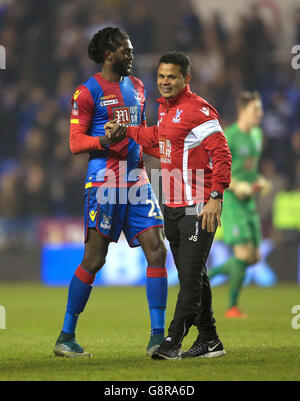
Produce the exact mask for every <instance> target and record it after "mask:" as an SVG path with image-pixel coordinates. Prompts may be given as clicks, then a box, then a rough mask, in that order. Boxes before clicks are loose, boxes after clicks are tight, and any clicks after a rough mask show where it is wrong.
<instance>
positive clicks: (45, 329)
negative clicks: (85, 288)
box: [0, 283, 300, 381]
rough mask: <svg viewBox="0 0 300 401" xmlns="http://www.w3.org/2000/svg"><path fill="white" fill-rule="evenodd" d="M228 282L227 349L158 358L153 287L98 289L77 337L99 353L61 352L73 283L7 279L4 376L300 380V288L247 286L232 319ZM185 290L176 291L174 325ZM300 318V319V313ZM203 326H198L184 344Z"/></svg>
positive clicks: (0, 361) (218, 292) (217, 300)
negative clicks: (153, 352) (151, 341)
mask: <svg viewBox="0 0 300 401" xmlns="http://www.w3.org/2000/svg"><path fill="white" fill-rule="evenodd" d="M227 291H228V288H227V287H226V286H223V287H217V288H213V297H214V298H213V304H214V311H215V317H216V320H217V328H218V332H219V334H220V337H221V339H222V341H223V343H224V346H225V349H226V351H227V355H226V356H225V357H223V358H216V359H197V360H176V361H154V360H152V359H151V358H149V357H147V356H146V353H145V348H146V345H147V342H148V338H149V315H148V308H147V301H146V295H145V288H143V287H134V288H133V287H111V288H102V287H95V288H94V289H93V292H92V295H91V298H90V301H89V303H88V306H87V308H86V311H85V312H84V313H83V314H82V316H81V317H80V319H79V323H78V330H77V339H78V342H79V343H80V344H81V345H83V346H84V347H85V348H86V350H87V351H89V352H92V354H93V357H92V358H83V359H66V358H57V357H55V356H54V354H53V348H54V343H55V340H56V338H57V336H58V334H59V331H60V329H61V325H62V321H63V315H64V310H65V304H66V297H67V288H49V287H45V286H42V285H40V284H10V283H7V284H6V283H1V284H0V304H1V305H3V306H4V307H5V309H6V329H1V330H0V380H1V381H3V380H18V381H20V380H22V381H25V380H35V381H36V380H43V381H44V380H51V381H54V380H55V381H60V380H76V381H80V380H99V381H114V380H120V381H133V380H137V381H163V380H167V381H176V380H178V381H190V380H195V381H201V380H214V381H217V380H226V381H227V380H235V381H239V380H280V381H285V380H295V381H298V380H299V379H300V329H298V330H296V329H293V327H292V319H293V317H295V315H293V314H292V307H293V306H294V305H299V304H300V288H299V286H297V285H292V284H286V285H278V286H276V287H272V288H258V287H254V286H250V287H246V288H245V289H244V291H243V293H242V295H241V308H242V309H243V310H244V311H246V312H247V313H248V318H247V319H244V320H227V319H225V318H224V311H225V307H226V304H227ZM177 292H178V288H177V287H171V288H170V289H169V298H168V311H167V325H169V323H170V320H171V318H172V315H173V311H174V307H175V302H176V297H177ZM298 320H299V323H300V317H299V319H298ZM196 335H197V332H196V329H195V328H192V329H191V330H190V333H189V335H188V336H187V337H186V338H185V340H184V343H183V349H187V348H188V347H189V346H190V345H191V344H192V342H193V341H194V339H195V338H196Z"/></svg>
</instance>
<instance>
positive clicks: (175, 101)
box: [156, 84, 193, 107]
mask: <svg viewBox="0 0 300 401" xmlns="http://www.w3.org/2000/svg"><path fill="white" fill-rule="evenodd" d="M192 93H193V92H192V91H191V89H190V85H189V84H187V85H186V86H185V87H184V88H183V89H182V91H180V92H179V93H178V94H177V95H176V96H175V97H172V98H171V99H165V98H164V97H160V98H159V99H157V100H156V101H157V102H158V103H161V104H163V105H165V106H167V107H173V106H177V105H178V104H180V103H182V102H183V101H184V99H185V98H186V97H188V96H190V95H191V94H192Z"/></svg>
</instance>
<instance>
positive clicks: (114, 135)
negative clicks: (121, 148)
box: [104, 120, 127, 142]
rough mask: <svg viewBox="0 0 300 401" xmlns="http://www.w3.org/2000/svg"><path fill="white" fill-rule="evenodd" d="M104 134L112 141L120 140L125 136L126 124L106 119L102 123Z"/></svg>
mask: <svg viewBox="0 0 300 401" xmlns="http://www.w3.org/2000/svg"><path fill="white" fill-rule="evenodd" d="M104 129H105V136H107V137H108V138H110V140H111V141H112V142H119V141H122V139H124V138H125V137H126V132H127V127H126V125H121V124H119V123H118V122H117V120H111V121H108V122H107V123H106V124H105V125H104Z"/></svg>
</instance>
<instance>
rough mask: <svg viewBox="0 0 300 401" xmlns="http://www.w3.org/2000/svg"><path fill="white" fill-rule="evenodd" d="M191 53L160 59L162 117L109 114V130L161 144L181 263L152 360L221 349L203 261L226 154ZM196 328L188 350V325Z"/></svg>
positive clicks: (168, 214) (169, 224) (168, 218)
mask: <svg viewBox="0 0 300 401" xmlns="http://www.w3.org/2000/svg"><path fill="white" fill-rule="evenodd" d="M190 68H191V65H190V60H189V57H188V56H186V55H185V54H183V53H181V52H175V51H174V52H171V53H168V54H166V55H164V56H163V57H161V59H160V60H159V65H158V75H157V84H158V89H159V91H160V93H161V95H162V97H161V98H160V99H159V100H158V102H159V103H160V106H159V111H158V113H159V117H158V119H159V120H158V124H157V126H155V127H142V126H139V127H126V126H122V125H120V124H118V123H117V122H116V121H112V122H109V123H107V124H106V127H105V128H106V134H107V135H108V136H110V137H111V138H113V140H116V139H117V138H118V137H119V138H122V137H123V136H124V135H125V133H126V135H127V136H128V137H130V138H132V139H134V140H135V141H136V142H137V143H139V144H141V145H142V146H145V147H147V148H151V147H153V148H159V151H160V163H161V174H162V186H163V190H164V195H165V198H166V206H165V209H164V218H165V231H166V237H167V239H168V240H169V242H170V247H171V251H172V254H173V257H174V261H175V264H176V267H177V270H178V277H179V283H180V291H179V294H178V300H177V305H176V309H175V313H174V317H173V320H172V322H171V324H170V327H169V331H168V336H167V337H166V338H165V340H164V341H163V343H162V344H161V345H160V347H159V348H158V349H157V350H156V351H155V353H154V354H153V355H152V358H153V359H178V358H181V357H182V358H200V357H219V356H223V355H225V351H224V347H223V344H222V342H221V341H220V339H219V337H218V334H217V331H216V326H215V319H214V316H213V311H212V294H211V288H210V284H209V280H208V278H207V270H206V260H207V257H208V254H209V251H210V248H211V245H212V241H213V238H214V234H215V231H216V228H217V226H218V225H221V223H220V216H221V209H222V198H223V192H224V190H225V189H226V188H227V187H228V186H229V184H230V175H231V174H230V168H231V153H230V150H229V147H228V145H227V141H226V138H225V136H224V134H223V132H222V128H221V126H220V122H219V115H218V113H217V111H216V110H215V109H214V108H213V107H212V106H211V105H210V104H209V103H208V102H206V101H205V100H204V99H203V98H201V97H199V96H197V95H196V94H195V93H192V92H191V90H190V87H189V81H190V78H191V74H190ZM192 325H195V326H196V327H197V328H198V331H199V335H198V337H197V339H196V341H195V342H194V344H193V345H192V347H191V348H190V349H189V350H188V351H187V352H183V353H181V344H182V340H183V338H184V336H185V335H187V333H188V331H189V328H190V327H191V326H192Z"/></svg>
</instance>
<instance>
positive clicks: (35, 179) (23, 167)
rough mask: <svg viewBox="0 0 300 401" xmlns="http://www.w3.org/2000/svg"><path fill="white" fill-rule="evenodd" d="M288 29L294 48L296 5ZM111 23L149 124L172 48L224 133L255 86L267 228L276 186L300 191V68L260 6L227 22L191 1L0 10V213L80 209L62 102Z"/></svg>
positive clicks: (116, 0) (299, 17)
mask: <svg viewBox="0 0 300 401" xmlns="http://www.w3.org/2000/svg"><path fill="white" fill-rule="evenodd" d="M133 3H134V6H133ZM174 3H176V7H174ZM172 4H173V7H172V6H171V7H170V5H172ZM129 10H130V12H129ZM167 22H168V29H169V31H168V32H172V34H171V35H170V34H166V30H165V29H166V27H165V24H166V23H167ZM290 24H291V25H293V30H294V43H295V44H297V43H298V44H300V8H299V9H295V10H294V11H293V13H291V21H290ZM107 26H119V27H121V28H123V29H124V30H125V31H126V32H128V33H129V35H130V37H131V40H132V43H133V45H134V48H135V69H134V75H136V76H138V77H139V78H141V79H143V81H144V83H145V86H146V89H147V109H146V111H147V119H148V125H153V124H156V111H157V106H156V103H155V99H156V98H157V97H158V92H157V89H156V66H157V60H158V58H159V56H161V55H162V54H164V53H165V52H167V51H169V50H172V49H178V50H181V51H184V52H187V53H188V54H189V55H190V57H191V60H192V65H193V69H192V81H191V88H192V90H193V91H196V92H197V93H198V94H199V95H200V96H202V97H204V98H205V99H206V100H208V101H209V102H210V103H212V104H213V105H214V106H215V107H216V108H217V110H218V111H219V114H220V117H221V122H222V126H223V128H225V127H226V126H227V125H228V124H230V123H232V122H233V121H234V120H235V118H236V108H235V105H236V99H237V97H238V95H239V93H240V91H241V90H245V89H247V90H258V91H259V92H260V93H261V95H262V99H263V104H264V113H265V114H264V119H263V122H262V127H263V130H264V151H263V157H262V160H261V164H260V170H261V173H262V174H264V175H265V176H266V178H268V179H270V180H271V181H272V183H273V187H272V190H271V193H270V194H269V195H268V196H267V197H266V198H264V199H258V205H259V211H260V213H261V216H262V220H263V224H264V231H265V235H269V234H270V232H271V230H272V204H273V200H274V196H275V195H276V193H277V192H278V191H280V190H288V191H289V190H300V158H299V156H300V71H299V70H298V71H295V70H293V69H292V68H291V62H290V59H284V58H282V57H279V56H278V54H279V52H278V50H279V49H278V47H277V40H278V26H277V25H276V24H275V23H274V24H268V23H266V22H265V21H264V19H263V18H262V16H261V13H260V8H259V7H255V6H251V7H249V9H248V10H247V12H246V13H245V15H242V16H240V20H239V21H238V22H237V23H236V25H235V26H234V27H230V26H227V25H226V24H225V23H224V21H223V20H222V16H221V15H219V14H215V15H212V16H211V18H210V19H203V18H201V15H200V16H199V15H198V14H196V13H195V11H194V9H193V7H192V4H191V3H189V1H188V0H184V1H179V0H176V1H175V0H173V1H171V2H170V1H168V0H165V1H163V2H159V1H157V0H153V1H146V0H145V1H143V0H140V1H138V2H132V1H129V0H103V1H97V0H86V1H81V0H73V1H67V0H60V1H52V0H43V1H42V2H37V1H35V0H27V1H24V2H20V1H16V0H11V1H9V2H7V3H4V4H2V5H0V37H1V40H0V43H1V45H3V46H5V49H6V58H7V61H6V63H7V68H6V70H1V71H0V88H1V108H0V121H1V146H0V214H1V216H2V217H3V216H6V217H19V216H80V215H82V211H83V183H84V178H85V174H86V167H87V159H88V155H78V156H73V155H72V154H71V152H70V150H69V142H68V141H69V115H70V98H71V97H72V95H73V92H74V90H75V88H76V87H77V86H78V85H79V84H80V83H82V82H84V81H86V80H87V79H88V78H89V76H90V75H93V74H94V73H96V72H97V71H98V69H99V66H97V65H96V64H94V63H93V62H92V61H91V60H89V58H88V56H87V47H88V43H89V41H90V39H91V37H92V35H93V34H94V33H95V32H97V31H98V30H99V29H102V28H104V27H107ZM147 163H148V168H150V167H151V166H152V165H153V166H154V165H155V162H154V161H152V160H150V159H148V160H147Z"/></svg>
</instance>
